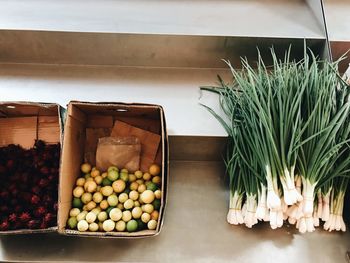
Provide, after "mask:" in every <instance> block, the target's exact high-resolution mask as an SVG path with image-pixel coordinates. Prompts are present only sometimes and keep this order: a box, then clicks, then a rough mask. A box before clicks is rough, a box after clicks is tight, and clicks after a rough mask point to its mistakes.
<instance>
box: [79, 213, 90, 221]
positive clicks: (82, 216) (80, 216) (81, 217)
mask: <svg viewBox="0 0 350 263" xmlns="http://www.w3.org/2000/svg"><path fill="white" fill-rule="evenodd" d="M87 213H88V212H86V211H83V212H80V213H79V214H78V215H77V220H78V221H81V220H84V219H85V217H86V215H87Z"/></svg>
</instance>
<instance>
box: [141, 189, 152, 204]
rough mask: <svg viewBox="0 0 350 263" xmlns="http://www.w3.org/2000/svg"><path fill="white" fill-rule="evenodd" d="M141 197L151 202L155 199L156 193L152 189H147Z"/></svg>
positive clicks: (146, 201)
mask: <svg viewBox="0 0 350 263" xmlns="http://www.w3.org/2000/svg"><path fill="white" fill-rule="evenodd" d="M140 199H141V200H142V202H144V203H145V204H150V203H152V202H153V200H154V193H153V192H152V191H151V190H146V191H144V192H142V194H141V196H140Z"/></svg>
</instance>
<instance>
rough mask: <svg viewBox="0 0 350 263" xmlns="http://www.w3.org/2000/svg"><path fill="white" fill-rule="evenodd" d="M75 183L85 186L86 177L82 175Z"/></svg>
mask: <svg viewBox="0 0 350 263" xmlns="http://www.w3.org/2000/svg"><path fill="white" fill-rule="evenodd" d="M75 184H76V185H77V186H84V184H85V178H82V177H80V178H78V179H77V181H76V183H75Z"/></svg>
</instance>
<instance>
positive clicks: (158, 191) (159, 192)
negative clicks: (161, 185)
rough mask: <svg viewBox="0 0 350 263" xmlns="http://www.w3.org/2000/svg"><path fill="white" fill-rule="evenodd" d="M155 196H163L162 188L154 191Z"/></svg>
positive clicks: (158, 197)
mask: <svg viewBox="0 0 350 263" xmlns="http://www.w3.org/2000/svg"><path fill="white" fill-rule="evenodd" d="M154 196H155V197H156V198H157V199H160V198H161V197H162V192H161V191H160V190H157V191H155V192H154Z"/></svg>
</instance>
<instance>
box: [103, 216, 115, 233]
mask: <svg viewBox="0 0 350 263" xmlns="http://www.w3.org/2000/svg"><path fill="white" fill-rule="evenodd" d="M102 226H103V230H104V231H106V232H110V231H113V229H114V228H115V223H114V221H113V220H111V219H107V220H105V221H104V222H103V225H102Z"/></svg>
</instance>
